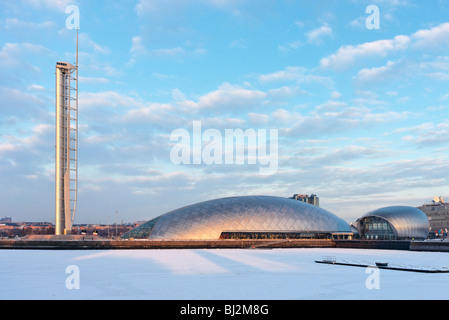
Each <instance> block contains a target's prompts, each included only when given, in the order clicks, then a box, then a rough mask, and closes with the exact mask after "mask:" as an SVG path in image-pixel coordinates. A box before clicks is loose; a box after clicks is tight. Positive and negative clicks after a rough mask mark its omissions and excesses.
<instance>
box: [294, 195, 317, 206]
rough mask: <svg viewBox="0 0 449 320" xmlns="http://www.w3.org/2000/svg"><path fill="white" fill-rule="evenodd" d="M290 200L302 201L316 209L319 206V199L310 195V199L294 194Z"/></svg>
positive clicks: (307, 196) (306, 196)
mask: <svg viewBox="0 0 449 320" xmlns="http://www.w3.org/2000/svg"><path fill="white" fill-rule="evenodd" d="M290 199H294V200H298V201H302V202H305V203H308V204H311V205H314V206H316V207H319V206H320V198H318V196H317V195H316V194H312V195H310V197H309V195H307V194H294V195H293V197H291V198H290Z"/></svg>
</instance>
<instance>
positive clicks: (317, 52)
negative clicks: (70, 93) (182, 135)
mask: <svg viewBox="0 0 449 320" xmlns="http://www.w3.org/2000/svg"><path fill="white" fill-rule="evenodd" d="M73 5H74V6H77V7H78V8H79V10H80V11H79V12H80V30H79V43H80V47H79V50H80V52H79V70H80V78H79V85H80V88H79V130H80V131H79V188H78V194H79V195H78V209H77V215H76V219H75V222H74V223H75V224H79V223H99V222H102V223H105V222H107V220H108V217H114V216H115V213H116V212H117V211H118V212H120V216H119V218H118V220H119V221H121V220H124V221H137V220H150V219H151V218H154V217H156V216H159V215H161V214H163V213H165V212H168V211H171V210H175V209H178V208H180V207H183V206H185V205H189V204H193V203H198V202H202V201H206V200H210V199H216V198H221V197H226V196H236V195H273V196H281V197H290V196H291V195H292V194H295V193H308V194H312V193H313V194H316V195H318V197H319V198H320V206H321V207H323V208H324V209H326V210H329V211H330V212H332V213H334V214H336V215H337V216H339V217H341V218H343V219H345V220H347V221H355V219H357V218H358V217H360V216H362V215H363V214H364V213H366V212H368V211H371V210H374V209H378V208H380V207H384V206H387V205H396V204H397V205H411V206H415V207H417V206H420V205H422V204H423V203H425V202H429V201H430V200H431V199H432V198H433V196H443V197H446V198H447V196H448V194H449V192H448V191H449V190H448V179H449V178H448V177H449V159H448V158H449V157H448V154H449V153H448V152H447V151H449V121H448V120H447V119H448V113H449V89H448V81H449V55H447V52H448V50H447V49H448V47H449V18H448V17H449V15H448V14H449V4H447V3H445V2H444V1H430V2H426V3H425V4H423V3H422V2H419V1H411V0H392V1H386V0H376V1H374V0H372V1H357V2H356V1H344V2H343V3H342V2H341V1H313V2H312V1H290V0H285V1H271V0H257V1H256V0H238V1H237V0H188V1H176V0H170V1H168V0H164V1H162V0H135V1H133V0H129V1H120V2H119V1H116V2H109V1H108V2H106V1H83V0H79V1H69V0H58V1H49V0H17V1H10V0H7V1H3V2H2V3H1V4H0V8H1V13H0V34H1V39H2V40H0V47H1V48H0V75H1V80H0V97H1V100H2V102H1V103H0V105H1V108H0V128H1V131H0V181H2V183H1V187H0V216H8V217H9V216H11V217H13V219H14V220H15V221H54V188H55V186H54V181H55V164H54V155H55V149H54V147H55V146H54V144H55V142H54V140H55V137H54V134H55V70H54V66H55V63H56V62H58V61H66V62H69V63H74V62H75V41H76V32H75V31H74V30H69V29H68V28H67V26H66V19H67V18H68V17H69V14H67V13H66V9H67V7H68V6H73ZM370 6H375V8H378V9H379V16H378V17H376V16H374V17H373V14H375V12H374V13H373V11H369V10H367V9H368V8H369V7H370ZM377 18H378V19H377ZM373 19H374V20H373ZM376 19H377V21H378V22H379V24H378V25H375V24H372V25H370V23H371V22H376V21H375V20H376ZM370 26H372V27H370ZM198 121H201V127H202V129H203V132H201V134H204V132H205V131H206V130H214V131H213V132H215V133H217V134H221V136H225V132H226V130H234V131H235V130H237V129H240V130H242V131H245V130H253V131H254V132H269V130H277V131H276V132H277V138H278V141H276V143H277V145H278V149H277V154H276V155H277V163H276V164H277V167H276V169H277V170H276V172H274V173H273V172H272V174H270V175H262V174H260V166H259V165H254V164H253V163H252V162H251V161H250V159H249V158H248V159H245V160H247V161H246V162H244V163H243V164H239V162H238V161H234V162H230V163H224V161H223V163H218V162H213V163H210V162H207V161H204V156H203V158H202V160H203V161H202V162H200V163H198V164H195V161H192V162H191V164H177V163H173V161H172V159H171V158H170V156H171V151H172V150H173V149H172V148H173V145H174V142H173V141H171V140H170V136H171V134H172V133H173V132H174V131H175V130H184V131H185V132H188V133H192V141H195V132H194V124H195V123H197V122H198ZM209 132H211V131H209ZM209 142H210V141H209ZM194 143H195V142H193V144H194ZM272 143H273V141H271V144H272ZM269 144H270V143H269ZM223 145H224V146H225V144H223ZM194 147H195V146H194V145H193V153H194V150H195V149H194ZM203 147H204V146H203ZM244 147H245V148H247V150H248V154H249V151H250V150H253V148H256V149H257V147H260V146H259V145H252V144H251V143H249V144H248V145H245V146H244ZM267 148H268V147H267ZM216 150H218V148H217V149H216ZM220 150H221V149H220ZM223 150H224V151H226V150H225V149H223ZM258 151H260V150H258ZM193 156H194V155H193ZM224 158H225V157H224V155H223V159H224ZM193 160H194V159H193ZM208 160H210V159H208ZM259 160H260V159H259Z"/></svg>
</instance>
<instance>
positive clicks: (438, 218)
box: [418, 197, 449, 234]
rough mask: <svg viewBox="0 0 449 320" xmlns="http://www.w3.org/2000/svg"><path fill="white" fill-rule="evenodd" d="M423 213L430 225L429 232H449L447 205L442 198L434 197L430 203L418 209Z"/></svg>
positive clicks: (448, 210)
mask: <svg viewBox="0 0 449 320" xmlns="http://www.w3.org/2000/svg"><path fill="white" fill-rule="evenodd" d="M418 209H420V210H421V211H423V212H424V213H425V214H426V216H427V218H428V219H429V223H430V232H431V233H432V232H433V233H438V234H441V233H444V232H446V233H447V231H446V230H449V203H446V202H445V201H444V199H443V198H442V197H435V198H434V199H433V200H432V202H431V203H429V204H424V205H422V206H420V207H418Z"/></svg>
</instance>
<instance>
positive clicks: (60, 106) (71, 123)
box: [55, 55, 78, 235]
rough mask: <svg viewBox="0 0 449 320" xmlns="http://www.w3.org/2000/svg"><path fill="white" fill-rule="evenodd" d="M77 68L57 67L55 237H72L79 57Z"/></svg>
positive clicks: (75, 201)
mask: <svg viewBox="0 0 449 320" xmlns="http://www.w3.org/2000/svg"><path fill="white" fill-rule="evenodd" d="M77 56H78V55H77ZM76 64H77V65H76V66H74V65H72V64H70V63H67V62H57V63H56V159H55V160H56V161H55V171H56V172H55V173H56V174H55V180H56V181H55V209H56V223H55V234H56V235H69V234H71V232H72V225H73V221H74V219H75V212H76V205H77V197H78V57H77V63H76Z"/></svg>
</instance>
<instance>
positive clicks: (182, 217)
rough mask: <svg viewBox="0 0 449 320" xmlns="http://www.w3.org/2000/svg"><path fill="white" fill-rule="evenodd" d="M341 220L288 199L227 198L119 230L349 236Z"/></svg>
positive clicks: (210, 236)
mask: <svg viewBox="0 0 449 320" xmlns="http://www.w3.org/2000/svg"><path fill="white" fill-rule="evenodd" d="M351 235H352V232H351V229H350V227H349V225H348V224H347V223H346V222H345V221H344V220H343V219H341V218H339V217H337V216H335V215H334V214H333V213H331V212H329V211H326V210H324V209H322V208H318V207H316V206H313V205H310V204H308V203H304V202H302V201H295V200H292V199H288V198H280V197H271V196H244V197H230V198H222V199H216V200H210V201H205V202H201V203H197V204H193V205H190V206H187V207H183V208H180V209H177V210H174V211H171V212H168V213H166V214H163V215H161V216H159V217H156V218H154V219H152V220H150V221H148V222H146V223H144V224H143V225H141V226H139V227H137V228H135V229H134V230H131V231H130V232H128V233H126V234H124V235H123V236H122V237H123V238H135V239H138V238H147V239H155V240H156V239H157V240H218V239H330V238H349V237H351Z"/></svg>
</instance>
